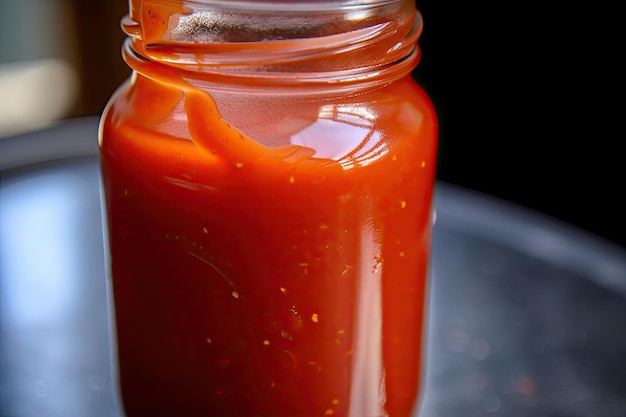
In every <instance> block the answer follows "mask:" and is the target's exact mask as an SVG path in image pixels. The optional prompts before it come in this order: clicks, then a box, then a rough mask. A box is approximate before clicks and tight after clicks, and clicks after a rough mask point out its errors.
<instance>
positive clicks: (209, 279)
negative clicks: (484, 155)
mask: <svg viewBox="0 0 626 417" xmlns="http://www.w3.org/2000/svg"><path fill="white" fill-rule="evenodd" d="M216 100H217V102H218V105H220V106H222V107H221V108H222V109H223V110H224V114H227V113H228V114H231V115H233V116H232V119H236V125H237V126H239V127H241V126H247V127H248V128H249V129H250V130H251V131H252V130H255V129H257V131H258V129H259V126H260V127H261V129H265V133H266V134H265V135H264V136H266V140H271V137H272V132H274V131H276V132H278V133H277V135H278V136H285V137H286V136H289V135H291V138H292V141H294V142H296V143H301V144H303V145H306V147H305V146H295V145H290V146H279V147H273V148H270V147H265V146H262V145H260V144H259V143H257V142H256V141H254V140H252V139H251V138H249V137H248V136H246V135H244V134H242V133H240V132H239V130H237V129H235V128H234V127H231V126H230V125H229V124H227V123H226V122H225V121H224V120H223V119H222V118H221V117H220V114H219V113H218V112H217V109H216V108H215V106H214V103H213V101H212V100H211V99H210V98H209V96H208V95H207V94H206V93H203V92H201V91H199V90H194V89H192V88H190V87H189V88H182V89H181V88H180V86H178V87H177V86H173V85H167V84H164V83H159V82H154V81H151V80H149V79H147V78H145V77H143V76H142V75H137V76H135V77H134V78H133V80H132V81H131V82H129V83H128V84H127V85H125V86H123V87H122V88H121V89H120V91H118V93H117V94H116V95H115V97H114V98H113V99H112V101H111V103H110V104H109V106H108V108H107V110H106V111H105V114H104V116H103V119H102V125H101V151H102V169H103V178H104V180H103V181H104V186H105V191H106V202H107V213H108V226H109V240H110V250H111V256H112V265H111V273H112V280H113V290H114V300H115V313H116V318H117V338H118V354H119V369H120V374H119V376H120V384H121V393H122V397H123V403H124V408H125V410H126V413H127V416H128V417H143V416H145V417H160V416H163V417H165V416H167V417H171V416H177V417H187V416H203V417H204V416H215V417H257V416H258V417H261V416H264V417H309V416H310V417H313V416H329V415H332V416H342V417H343V416H345V417H370V416H391V417H408V416H410V415H411V412H412V410H413V409H414V407H415V404H416V401H417V399H418V393H419V386H420V377H421V369H420V363H421V353H420V352H421V347H422V323H423V319H424V317H423V315H424V291H425V283H426V277H427V269H428V251H429V247H430V232H431V221H432V218H431V211H432V192H433V183H434V165H435V146H436V121H435V115H434V111H433V108H432V105H431V103H430V101H429V100H428V98H427V97H426V95H425V93H424V92H423V91H422V90H421V89H420V88H419V87H418V86H417V85H416V84H415V83H414V81H413V80H412V79H411V77H410V76H406V77H405V78H403V79H401V80H399V81H395V82H393V83H391V84H389V85H387V86H385V87H383V88H379V89H377V90H375V91H370V92H366V93H364V94H360V95H356V96H353V97H350V96H345V95H340V96H338V97H334V96H327V97H325V98H324V99H323V100H318V101H317V102H315V103H316V104H312V103H313V102H312V101H311V100H309V99H306V98H301V99H287V98H284V99H283V98H272V99H267V100H268V101H263V100H261V99H258V98H254V97H249V98H246V99H245V100H246V101H245V103H246V107H245V108H244V109H243V110H241V109H240V108H239V107H237V105H235V104H237V103H235V104H232V103H230V104H229V103H227V102H226V101H223V102H221V101H220V100H219V99H218V98H216ZM255 100H259V101H258V102H257V101H255ZM261 101H263V102H261ZM242 102H243V101H242ZM268 103H269V104H268ZM275 109H283V110H284V109H291V113H289V114H291V116H292V117H291V118H285V117H282V116H283V115H284V114H283V113H281V114H278V115H277V113H275V112H274V110H275ZM287 111H289V110H287ZM260 112H264V113H262V114H260ZM272 115H274V116H275V119H274V120H271V121H270V120H269V118H270V117H272ZM225 117H226V116H225ZM232 119H231V117H227V120H229V121H230V122H232V121H233V120H232ZM286 119H289V121H286ZM177 126H178V127H177ZM181 126H182V127H181ZM285 132H289V134H286V133H285ZM333 136H334V137H333ZM267 138H269V139H267ZM329 144H330V145H329ZM316 151H317V153H315V152H316Z"/></svg>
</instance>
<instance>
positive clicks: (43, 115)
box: [0, 59, 78, 136]
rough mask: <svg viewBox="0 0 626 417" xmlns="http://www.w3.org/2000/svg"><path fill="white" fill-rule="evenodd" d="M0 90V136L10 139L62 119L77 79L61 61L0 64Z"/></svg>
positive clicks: (45, 60) (66, 111)
mask: <svg viewBox="0 0 626 417" xmlns="http://www.w3.org/2000/svg"><path fill="white" fill-rule="evenodd" d="M0 91H1V92H2V94H0V136H10V135H15V134H19V133H21V132H23V131H26V130H33V129H37V128H41V127H43V126H45V125H46V124H48V123H50V122H53V121H55V120H58V119H60V118H63V117H65V116H66V115H67V114H68V112H69V110H70V108H71V106H72V105H73V104H74V102H75V100H76V98H77V95H78V76H77V74H76V72H75V71H74V69H73V68H72V67H71V66H70V65H69V64H68V63H67V62H65V61H64V60H61V59H44V60H36V61H30V62H16V63H9V64H1V65H0Z"/></svg>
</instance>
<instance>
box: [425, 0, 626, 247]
mask: <svg viewBox="0 0 626 417" xmlns="http://www.w3.org/2000/svg"><path fill="white" fill-rule="evenodd" d="M416 4H417V7H418V9H419V10H420V11H421V13H422V16H423V19H424V32H423V34H422V37H421V39H420V45H421V47H422V53H423V55H422V60H421V62H420V64H419V66H418V67H417V69H416V70H415V71H414V76H415V78H416V79H417V80H418V81H419V82H420V83H421V84H422V86H423V87H424V88H425V89H426V90H427V92H428V93H429V95H430V96H431V98H432V99H433V101H434V103H435V106H436V108H437V110H438V114H439V119H440V148H439V167H438V178H439V179H440V180H442V181H446V182H450V183H453V184H457V185H462V186H465V187H468V188H472V189H475V190H477V191H480V192H483V193H487V194H491V195H494V196H496V197H500V198H503V199H506V200H509V201H512V202H514V203H517V204H521V205H523V206H526V207H529V208H531V209H533V210H537V211H540V212H542V213H544V214H547V215H549V216H552V217H556V218H558V219H561V220H563V221H565V222H568V223H571V224H574V225H576V226H578V227H580V228H583V229H585V230H588V231H590V232H592V233H595V234H597V235H599V236H601V237H603V238H605V239H608V240H611V241H613V242H615V243H619V244H621V245H626V239H625V233H624V226H623V223H624V222H623V220H622V216H623V213H624V207H625V206H624V203H623V195H624V190H625V189H626V187H625V186H624V169H623V167H624V163H623V162H622V160H623V155H624V151H623V150H622V148H621V142H623V141H624V139H626V137H625V135H624V129H623V127H621V126H619V127H618V126H617V122H618V120H619V119H620V118H621V114H620V112H619V110H618V106H621V107H623V104H620V102H622V103H623V101H622V99H621V97H620V96H619V95H618V93H617V86H618V79H619V78H618V77H616V76H615V74H614V73H613V71H614V70H613V68H614V65H613V64H614V63H616V62H617V57H618V56H619V54H616V51H618V50H620V49H621V50H623V46H622V47H621V48H614V47H613V46H612V45H613V44H614V43H615V40H616V39H617V36H618V34H617V33H613V32H614V29H615V28H616V27H617V26H615V25H612V23H611V19H610V16H611V14H612V13H615V15H616V16H617V10H614V11H613V12H612V11H611V10H610V9H606V7H604V6H603V5H602V4H601V3H597V4H596V5H595V6H593V7H590V6H589V5H588V4H581V6H583V7H574V6H573V4H570V5H559V4H555V3H554V2H544V3H539V2H529V3H528V2H525V3H522V2H515V1H513V2H461V1H459V2H452V1H445V0H439V1H437V0H431V1H428V0H425V1H420V0H418V1H417V2H416ZM622 35H623V34H622Z"/></svg>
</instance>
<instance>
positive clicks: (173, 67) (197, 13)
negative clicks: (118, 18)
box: [122, 0, 422, 89]
mask: <svg viewBox="0 0 626 417" xmlns="http://www.w3.org/2000/svg"><path fill="white" fill-rule="evenodd" d="M122 28H123V30H124V32H125V33H126V34H127V35H128V38H127V40H126V42H125V44H124V48H123V56H124V59H125V60H126V62H127V64H128V65H129V66H130V67H131V68H132V69H134V70H136V71H137V72H139V73H142V74H143V75H146V76H148V77H151V78H163V77H168V74H169V75H171V76H175V77H176V78H178V79H181V78H182V79H184V80H186V81H187V82H188V83H191V84H196V85H200V86H202V85H203V84H207V83H209V84H211V85H213V86H214V85H232V84H241V83H243V84H245V85H246V86H255V87H260V86H264V85H265V86H267V87H277V86H280V87H281V88H284V87H289V86H294V87H297V88H300V89H302V88H305V87H307V86H316V87H318V88H319V86H320V85H322V84H323V85H324V86H326V88H330V89H342V88H354V86H355V85H359V86H365V85H378V84H383V83H387V82H389V81H391V80H393V79H396V78H400V77H402V76H404V75H406V74H408V73H410V71H411V70H412V69H413V68H415V66H416V65H417V63H418V61H419V57H420V52H419V48H418V46H417V39H418V37H419V35H420V33H421V29H422V21H421V16H420V15H419V13H418V12H417V11H416V9H415V5H414V2H413V1H412V0H409V1H407V0H366V1H360V2H355V1H353V0H344V1H319V0H316V1H312V0H291V1H290V0H277V1H258V0H257V1H252V0H202V1H199V0H196V1H182V0H130V13H129V15H128V16H127V17H125V18H124V19H123V20H122Z"/></svg>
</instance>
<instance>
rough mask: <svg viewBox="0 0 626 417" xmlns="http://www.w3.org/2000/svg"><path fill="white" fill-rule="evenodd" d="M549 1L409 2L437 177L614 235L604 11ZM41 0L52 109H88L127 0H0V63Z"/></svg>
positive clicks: (105, 71) (101, 97) (118, 75)
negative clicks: (64, 87)
mask: <svg viewBox="0 0 626 417" xmlns="http://www.w3.org/2000/svg"><path fill="white" fill-rule="evenodd" d="M552 3H553V2H552ZM552 3H551V2H548V4H545V3H538V2H534V3H524V4H523V5H522V4H521V3H520V2H452V1H444V0H422V1H420V0H418V1H417V2H416V4H417V6H418V8H419V10H420V11H421V13H422V15H423V18H424V21H425V27H424V32H423V35H422V38H421V40H420V45H421V47H422V51H423V57H422V61H421V63H420V65H419V66H418V68H417V69H416V70H415V72H414V76H415V78H416V79H417V80H418V81H419V82H420V83H421V84H422V86H423V87H424V88H425V89H426V90H427V91H428V93H429V94H430V96H431V98H432V99H433V101H434V103H435V106H436V107H437V109H438V113H439V117H440V124H441V128H440V129H441V131H440V149H439V167H438V178H439V180H441V181H445V182H449V183H452V184H457V185H460V186H463V187H467V188H470V189H473V190H476V191H478V192H481V193H485V194H489V195H493V196H496V197H499V198H502V199H505V200H509V201H511V202H513V203H516V204H520V205H523V206H526V207H528V208H531V209H533V210H536V211H539V212H542V213H544V214H547V215H549V216H552V217H555V218H558V219H560V220H562V221H564V222H567V223H571V224H573V225H576V226H578V227H580V228H582V229H585V230H587V231H590V232H592V233H594V234H596V235H598V236H601V237H603V238H605V239H607V240H610V241H613V242H615V243H618V244H620V245H623V246H626V238H625V235H626V234H625V233H624V226H623V223H624V222H623V221H622V214H623V213H624V203H623V198H622V194H624V184H623V183H624V170H623V166H624V165H623V163H621V161H620V159H621V158H620V157H621V156H622V151H621V147H620V142H621V141H623V140H624V133H623V128H619V129H617V128H615V126H616V120H618V118H619V116H620V115H619V114H618V107H617V105H616V104H615V103H614V102H613V100H615V99H616V98H617V96H616V93H615V92H614V91H615V85H614V81H613V80H615V79H616V78H612V77H611V74H610V72H611V71H610V69H611V67H612V63H611V60H612V59H613V58H612V56H613V55H614V52H613V51H612V50H611V49H610V46H609V42H608V41H609V40H610V39H611V37H612V34H611V33H610V31H611V30H612V28H613V27H612V26H611V25H610V24H608V23H606V21H605V19H604V17H605V16H606V15H607V13H608V14H610V12H607V10H606V9H601V10H600V6H597V7H596V8H595V9H594V8H587V9H580V8H573V7H567V8H566V7H562V6H560V5H557V4H552ZM18 5H19V6H18ZM28 5H30V6H31V9H28V10H26V7H27V6H28ZM44 5H46V6H45V7H44V8H49V9H51V10H52V8H56V9H59V10H60V11H57V12H56V13H57V15H58V16H59V17H60V19H57V21H58V23H57V24H58V26H59V28H58V29H59V30H61V31H62V32H63V33H62V36H61V37H60V39H61V42H59V45H60V46H58V47H57V48H56V49H54V48H51V47H48V48H47V49H46V50H42V51H41V52H40V54H39V55H40V56H44V57H45V56H46V54H48V55H50V54H52V52H51V51H56V56H57V57H62V58H63V59H64V60H65V61H66V62H69V63H70V64H71V68H73V69H74V71H75V73H76V78H75V79H76V82H75V90H76V95H75V97H74V99H73V100H72V101H71V105H69V106H68V109H67V111H66V112H65V113H63V115H62V117H63V118H69V117H81V116H90V115H97V114H99V113H100V112H101V111H102V109H103V107H104V105H105V103H106V101H107V100H108V98H109V97H110V96H111V94H112V93H113V92H114V90H115V88H116V87H117V86H118V85H119V84H120V83H121V82H122V81H123V80H124V79H125V78H126V77H127V76H128V75H129V70H128V68H127V67H126V66H125V64H124V63H123V62H122V59H121V56H120V45H121V43H122V40H123V38H124V36H123V34H122V32H121V30H120V28H119V21H120V19H121V17H122V16H123V15H125V14H126V13H127V11H128V4H127V1H126V0H110V1H107V2H87V1H82V0H46V1H45V2H44V1H43V0H24V1H20V2H12V1H11V0H0V15H1V16H4V17H2V18H0V20H2V21H1V22H0V23H3V24H2V25H0V32H1V33H0V35H2V36H0V39H3V40H2V43H0V52H3V55H2V54H0V58H1V59H0V65H2V64H6V63H7V61H11V60H14V61H15V60H20V59H33V56H27V55H24V50H25V47H24V45H25V42H26V40H25V38H27V36H22V37H20V36H19V33H16V31H18V29H19V28H20V27H26V29H23V31H24V32H23V33H25V34H28V33H31V34H32V28H33V27H37V26H36V25H34V24H33V21H32V19H34V17H33V16H34V15H33V13H32V10H39V12H38V13H39V14H41V15H42V17H40V21H41V22H42V25H40V26H39V27H40V28H43V29H45V28H46V27H48V26H50V25H51V22H54V21H55V20H54V13H52V14H51V12H46V13H43V12H42V11H41V9H42V7H43V6H44ZM56 9H55V10H56ZM29 10H30V11H29ZM16 13H17V14H19V13H22V17H21V18H18V16H17V15H16ZM20 19H22V22H20ZM11 25H12V26H11ZM24 25H25V26H24ZM46 25H47V26H46ZM43 29H41V30H43ZM18 32H19V31H18ZM9 35H11V36H9ZM44 37H45V36H44ZM41 38H42V37H41V36H40V39H39V40H38V41H37V42H39V43H40V42H41ZM9 40H10V42H9ZM32 44H33V45H38V43H35V41H33V42H32ZM16 45H17V47H16ZM26 46H28V45H26ZM10 48H13V50H17V49H19V50H20V51H21V53H22V55H20V54H17V55H16V54H15V53H7V52H6V51H8V50H9V49H10ZM38 57H39V56H38ZM35 58H37V57H35ZM0 74H1V71H0ZM0 82H1V81H0ZM31 126H32V125H31ZM1 127H2V126H1V125H0V128H1ZM0 133H1V129H0Z"/></svg>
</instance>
